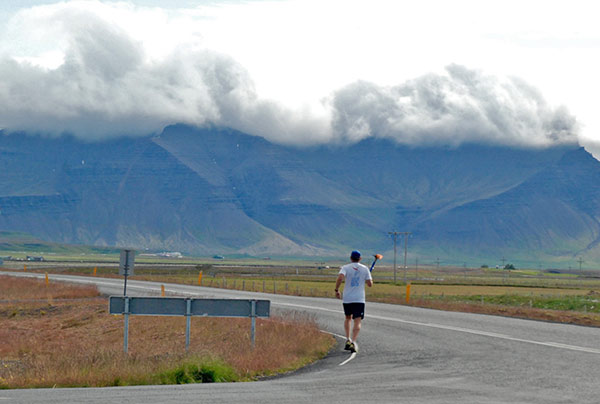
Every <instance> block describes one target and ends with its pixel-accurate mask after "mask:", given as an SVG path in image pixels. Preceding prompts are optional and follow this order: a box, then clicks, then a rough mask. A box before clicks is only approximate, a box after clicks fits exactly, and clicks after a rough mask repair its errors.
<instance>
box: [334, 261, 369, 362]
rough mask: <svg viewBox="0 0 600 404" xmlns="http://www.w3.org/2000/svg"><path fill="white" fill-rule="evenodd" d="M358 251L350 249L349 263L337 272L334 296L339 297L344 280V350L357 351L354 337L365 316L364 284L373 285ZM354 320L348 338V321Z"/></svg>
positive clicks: (356, 335)
mask: <svg viewBox="0 0 600 404" xmlns="http://www.w3.org/2000/svg"><path fill="white" fill-rule="evenodd" d="M360 258H361V257H360V252H359V251H356V250H355V251H352V253H351V254H350V260H351V261H352V262H351V263H350V264H346V265H344V266H343V267H342V268H341V269H340V272H339V275H338V277H337V280H336V282H335V296H336V297H337V298H338V299H339V298H341V294H340V290H339V288H340V285H341V284H342V282H344V299H343V305H344V314H345V315H346V319H345V320H344V330H345V331H346V346H345V347H344V349H345V350H348V351H350V352H358V345H357V344H356V339H357V338H358V333H359V332H360V327H361V324H362V320H363V319H364V318H365V301H366V300H365V284H367V286H369V287H371V286H373V278H372V277H371V272H370V271H369V268H367V267H366V266H364V265H363V264H361V263H360V262H359V261H360ZM352 320H354V326H353V327H352V338H350V323H351V322H352Z"/></svg>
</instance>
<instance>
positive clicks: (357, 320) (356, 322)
mask: <svg viewBox="0 0 600 404" xmlns="http://www.w3.org/2000/svg"><path fill="white" fill-rule="evenodd" d="M361 325H362V318H360V317H356V318H355V319H354V327H353V328H352V341H356V339H357V338H358V333H359V332H360V327H361ZM348 328H350V324H348Z"/></svg>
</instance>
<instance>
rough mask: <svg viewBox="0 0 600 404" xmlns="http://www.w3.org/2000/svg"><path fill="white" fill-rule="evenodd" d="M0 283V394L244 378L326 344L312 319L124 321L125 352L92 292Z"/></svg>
mask: <svg viewBox="0 0 600 404" xmlns="http://www.w3.org/2000/svg"><path fill="white" fill-rule="evenodd" d="M81 289H82V288H81V287H79V286H74V285H66V284H62V283H54V282H50V284H49V285H48V286H46V285H45V282H44V281H43V280H41V281H40V280H35V279H20V278H11V277H7V276H1V277H0V300H1V302H0V319H1V322H2V327H0V340H1V341H3V343H2V344H1V345H0V388H30V387H75V386H98V387H99V386H120V385H139V384H172V383H198V382H222V381H230V382H231V381H249V380H255V379H257V378H260V377H262V376H267V375H273V374H277V373H280V372H286V371H289V370H293V369H297V368H299V367H301V366H304V365H306V364H308V363H310V362H313V361H315V360H317V359H319V358H321V357H323V356H324V355H325V354H326V353H327V352H328V351H329V349H330V347H331V346H332V345H333V343H334V341H333V338H332V337H331V336H330V335H327V334H324V333H321V332H320V331H319V330H318V328H317V326H316V323H315V321H314V319H312V318H310V317H306V316H303V315H300V314H298V313H290V314H289V315H288V316H286V318H285V319H284V318H277V317H272V318H270V319H258V320H257V330H256V347H255V349H251V345H250V319H243V318H240V319H224V318H198V317H194V318H192V326H191V343H190V351H189V353H186V352H185V335H184V334H185V318H183V317H147V316H132V317H131V318H130V325H129V354H124V353H123V318H122V316H111V315H109V314H108V310H107V299H106V298H103V297H99V296H98V292H97V290H95V288H87V287H86V288H83V289H85V292H82V290H81Z"/></svg>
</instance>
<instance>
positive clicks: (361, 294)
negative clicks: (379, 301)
mask: <svg viewBox="0 0 600 404" xmlns="http://www.w3.org/2000/svg"><path fill="white" fill-rule="evenodd" d="M339 273H340V274H343V275H344V277H345V282H344V303H365V301H366V300H365V282H366V281H367V280H368V279H372V278H371V272H370V271H369V268H367V267H366V266H364V265H363V264H361V263H358V262H351V263H350V264H346V265H344V266H343V267H342V268H341V269H340V272H339Z"/></svg>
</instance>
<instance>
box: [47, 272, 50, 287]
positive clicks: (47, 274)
mask: <svg viewBox="0 0 600 404" xmlns="http://www.w3.org/2000/svg"><path fill="white" fill-rule="evenodd" d="M49 283H50V281H49V280H48V272H46V286H48V284H49Z"/></svg>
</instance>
